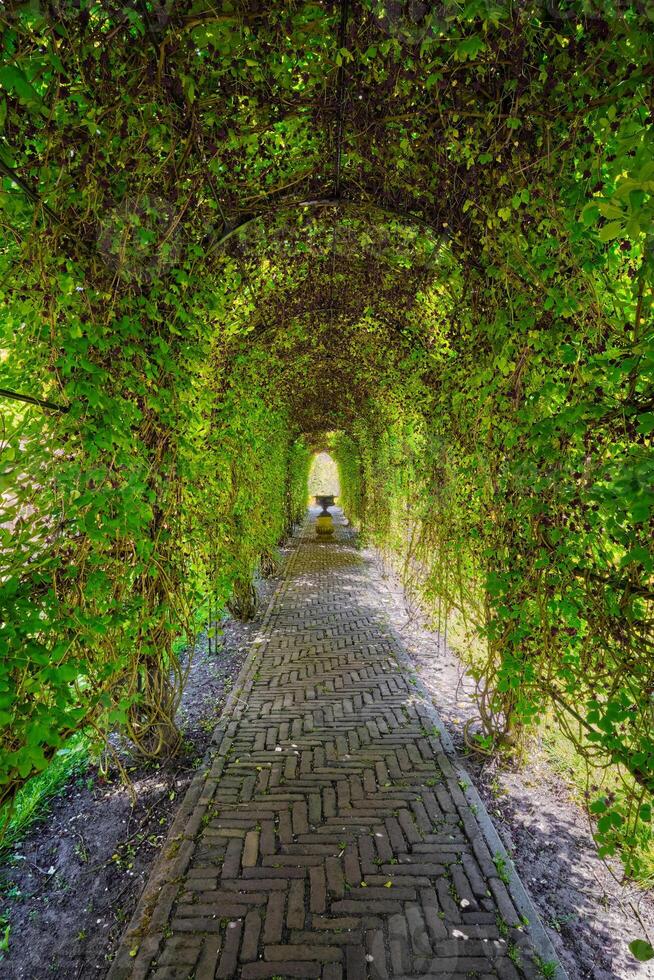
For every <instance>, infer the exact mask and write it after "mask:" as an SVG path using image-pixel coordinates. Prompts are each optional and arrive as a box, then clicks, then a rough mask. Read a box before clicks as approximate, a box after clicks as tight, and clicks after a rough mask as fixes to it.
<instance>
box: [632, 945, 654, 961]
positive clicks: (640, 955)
mask: <svg viewBox="0 0 654 980" xmlns="http://www.w3.org/2000/svg"><path fill="white" fill-rule="evenodd" d="M629 951H630V953H631V954H632V956H635V957H636V959H637V960H639V961H640V962H641V963H646V962H647V961H648V960H654V947H652V945H651V943H648V942H647V940H646V939H633V940H632V941H631V942H630V943H629Z"/></svg>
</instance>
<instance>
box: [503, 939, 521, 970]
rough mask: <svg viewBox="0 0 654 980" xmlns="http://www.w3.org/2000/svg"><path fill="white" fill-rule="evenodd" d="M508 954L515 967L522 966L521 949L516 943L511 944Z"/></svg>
mask: <svg viewBox="0 0 654 980" xmlns="http://www.w3.org/2000/svg"><path fill="white" fill-rule="evenodd" d="M506 953H507V956H508V957H509V959H510V960H511V962H512V963H513V964H514V965H515V966H520V949H519V947H518V946H516V944H515V943H509V945H508V947H507V950H506Z"/></svg>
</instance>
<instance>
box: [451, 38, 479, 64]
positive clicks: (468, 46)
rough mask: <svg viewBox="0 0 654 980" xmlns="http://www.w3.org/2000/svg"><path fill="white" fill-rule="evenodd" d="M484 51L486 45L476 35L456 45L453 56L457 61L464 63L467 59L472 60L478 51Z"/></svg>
mask: <svg viewBox="0 0 654 980" xmlns="http://www.w3.org/2000/svg"><path fill="white" fill-rule="evenodd" d="M485 50H486V45H485V44H484V42H483V41H482V39H481V38H480V37H478V35H477V34H473V36H472V37H467V38H466V39H465V40H464V41H461V42H460V43H459V44H458V45H457V47H456V51H455V55H456V57H457V58H458V60H459V61H465V60H466V59H468V58H469V59H470V60H472V59H473V58H475V57H476V56H477V55H478V54H479V52H480V51H485Z"/></svg>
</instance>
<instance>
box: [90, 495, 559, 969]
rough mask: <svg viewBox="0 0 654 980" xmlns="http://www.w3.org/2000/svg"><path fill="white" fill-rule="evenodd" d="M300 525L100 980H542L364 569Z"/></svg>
mask: <svg viewBox="0 0 654 980" xmlns="http://www.w3.org/2000/svg"><path fill="white" fill-rule="evenodd" d="M314 518H315V511H312V512H311V516H310V518H309V520H308V521H307V523H306V524H305V526H304V528H303V530H302V532H301V534H299V535H298V537H297V538H296V541H295V547H294V548H293V550H292V552H291V555H290V557H289V559H288V561H287V563H286V567H285V570H284V577H283V580H282V583H281V585H280V587H279V589H278V590H277V593H276V594H275V597H274V598H273V600H272V603H271V605H270V608H269V609H268V612H267V614H266V616H265V618H264V621H263V624H262V627H261V630H260V633H259V635H258V637H257V639H256V640H255V642H254V644H253V647H252V650H251V652H250V655H249V657H248V660H247V662H246V664H245V666H244V668H243V671H242V673H241V676H240V677H239V681H238V682H237V684H236V686H235V689H234V692H233V695H232V697H231V699H230V702H229V705H228V708H227V710H226V712H225V715H224V716H223V718H222V720H221V723H220V724H219V726H218V728H217V729H216V732H215V735H214V738H213V744H212V748H211V750H210V752H209V754H208V756H207V758H206V759H205V762H204V765H203V766H202V768H201V769H200V771H198V773H197V775H196V777H195V779H194V781H193V783H192V785H191V787H190V789H189V791H188V794H187V796H186V798H185V800H184V802H183V804H182V806H181V808H180V811H179V813H178V815H177V818H176V820H175V823H174V825H173V828H172V830H171V833H170V835H169V838H168V841H167V843H166V844H165V845H164V848H163V851H162V854H161V857H160V859H159V861H158V863H157V865H156V866H155V869H154V871H153V874H152V876H151V878H150V880H149V882H148V884H147V886H146V888H145V891H144V893H143V896H142V898H141V900H140V903H139V906H138V908H137V910H136V913H135V915H134V918H133V920H132V922H131V924H130V926H129V928H128V930H127V932H126V934H125V936H124V937H123V941H122V944H121V947H120V949H119V951H118V954H117V956H116V959H115V961H114V963H113V966H112V968H111V969H110V971H109V974H108V980H126V978H130V980H136V978H151V980H191V978H194V980H209V978H214V977H217V978H225V980H227V978H231V977H242V978H245V980H255V978H259V977H262V978H264V977H268V978H286V977H321V978H323V980H341V978H347V980H382V978H400V977H407V978H408V977H423V978H429V977H434V978H440V980H445V978H450V980H463V978H467V980H470V978H474V977H476V978H479V980H490V978H500V980H519V978H522V977H528V978H529V977H534V978H535V977H538V976H541V975H542V973H541V970H540V968H539V966H542V964H543V963H545V962H548V963H551V964H552V965H551V968H550V970H551V972H550V973H549V974H548V975H550V976H555V977H557V978H559V980H562V978H564V977H565V974H564V973H563V971H562V969H561V968H560V966H558V965H557V964H556V963H555V957H554V952H553V950H552V947H551V945H550V944H549V940H548V939H547V937H546V936H545V934H544V932H543V930H542V927H541V925H540V923H539V921H538V918H537V916H536V913H535V911H534V909H533V906H532V905H531V903H530V901H529V898H528V897H527V895H526V893H525V891H524V889H523V888H522V885H521V883H520V882H519V880H518V879H517V877H516V875H515V872H514V870H513V868H512V865H511V862H510V860H509V859H508V857H507V856H506V852H505V851H504V848H503V846H502V844H501V842H500V840H499V838H498V836H497V834H496V833H495V830H494V828H493V826H492V824H491V822H490V819H489V818H488V815H487V813H486V811H485V809H484V807H483V804H482V803H481V800H480V799H479V796H478V795H477V793H476V791H475V789H474V787H472V786H471V785H470V783H469V779H468V777H467V776H466V774H465V771H464V770H463V769H462V767H461V765H460V763H459V761H458V760H457V758H456V756H455V755H454V752H453V750H452V747H451V744H450V743H449V739H448V738H447V735H446V734H445V732H444V730H443V726H442V724H441V723H440V720H439V719H438V717H437V716H436V714H435V712H434V709H433V707H432V705H431V703H430V701H429V698H428V696H427V695H426V692H425V690H424V689H423V688H422V686H421V684H420V682H419V681H418V679H417V678H416V677H415V674H414V673H413V671H412V670H411V666H410V663H409V661H408V659H407V657H406V654H405V652H404V650H403V649H402V645H401V641H400V640H399V638H398V637H397V635H396V634H395V632H394V630H393V627H392V625H391V624H390V623H388V622H387V620H386V618H385V615H384V611H383V608H382V607H381V605H380V604H379V602H378V601H377V600H378V596H376V594H375V586H374V581H373V576H372V574H371V568H370V566H369V564H368V562H367V560H366V559H365V558H364V557H362V556H361V555H360V554H359V552H358V551H357V550H356V547H355V543H354V541H353V537H352V534H351V532H349V531H348V530H347V529H346V527H345V523H344V522H343V520H342V517H341V514H340V512H339V511H338V510H337V511H336V534H335V535H334V538H333V539H331V540H327V541H322V540H318V539H317V537H316V535H315V530H314V526H313V520H314Z"/></svg>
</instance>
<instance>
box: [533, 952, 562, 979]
mask: <svg viewBox="0 0 654 980" xmlns="http://www.w3.org/2000/svg"><path fill="white" fill-rule="evenodd" d="M534 963H535V964H536V967H537V968H538V972H539V973H540V975H541V977H544V978H545V980H553V978H554V977H555V976H556V971H557V963H556V962H555V961H554V960H544V959H542V957H540V956H538V955H536V956H534Z"/></svg>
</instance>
